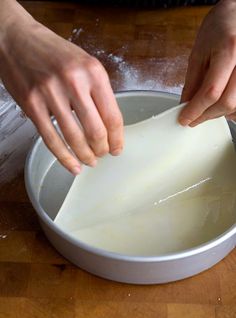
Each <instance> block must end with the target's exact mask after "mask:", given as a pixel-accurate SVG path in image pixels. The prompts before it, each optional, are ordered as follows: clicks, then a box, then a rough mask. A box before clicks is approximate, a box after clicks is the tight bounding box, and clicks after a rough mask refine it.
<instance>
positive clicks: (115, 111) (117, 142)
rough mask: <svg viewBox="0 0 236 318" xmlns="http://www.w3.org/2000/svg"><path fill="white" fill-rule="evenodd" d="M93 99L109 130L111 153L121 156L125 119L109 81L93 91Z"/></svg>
mask: <svg viewBox="0 0 236 318" xmlns="http://www.w3.org/2000/svg"><path fill="white" fill-rule="evenodd" d="M92 98H93V100H94V102H95V104H96V106H97V109H98V111H99V114H100V116H101V118H102V120H103V123H104V125H105V127H106V129H107V133H108V142H109V149H110V153H111V154H112V155H114V156H116V155H119V154H120V153H121V151H122V149H123V145H124V132H123V118H122V115H121V111H120V109H119V106H118V104H117V101H116V99H115V96H114V94H113V91H112V88H111V85H110V82H109V80H107V81H103V82H102V83H101V86H99V87H97V88H96V90H95V89H93V91H92Z"/></svg>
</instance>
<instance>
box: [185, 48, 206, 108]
mask: <svg viewBox="0 0 236 318" xmlns="http://www.w3.org/2000/svg"><path fill="white" fill-rule="evenodd" d="M204 72H205V66H204V64H203V62H202V61H201V60H200V59H199V58H195V54H192V55H191V56H190V58H189V62H188V68H187V73H186V76H185V84H184V87H183V91H182V95H181V103H184V102H187V101H189V100H191V99H192V98H193V96H194V95H195V93H196V92H197V90H198V89H199V87H200V86H201V83H202V80H203V78H204Z"/></svg>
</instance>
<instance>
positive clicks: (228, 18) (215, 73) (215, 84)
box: [179, 0, 236, 127]
mask: <svg viewBox="0 0 236 318" xmlns="http://www.w3.org/2000/svg"><path fill="white" fill-rule="evenodd" d="M235 66H236V1H235V0H223V1H221V2H219V3H218V4H217V5H216V6H215V7H214V8H213V9H212V10H211V11H210V13H209V14H208V15H207V16H206V18H205V19H204V21H203V23H202V26H201V27H200V31H199V33H198V35H197V38H196V41H195V45H194V47H193V50H192V53H191V55H190V59H189V64H188V70H187V75H186V80H185V86H184V89H183V92H182V97H181V101H182V102H187V101H189V102H188V104H187V106H186V107H185V108H184V109H183V111H182V112H181V114H180V117H179V122H180V123H181V124H182V125H183V126H187V125H189V126H190V127H194V126H196V125H198V124H200V123H202V122H204V121H206V120H209V119H213V118H217V117H220V116H227V117H228V118H230V119H231V118H234V116H235V117H236V68H235Z"/></svg>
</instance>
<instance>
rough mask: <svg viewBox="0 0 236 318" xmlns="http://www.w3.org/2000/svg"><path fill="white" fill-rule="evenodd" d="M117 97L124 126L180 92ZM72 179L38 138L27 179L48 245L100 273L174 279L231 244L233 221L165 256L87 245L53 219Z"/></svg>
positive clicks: (134, 279) (122, 278) (235, 231)
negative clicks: (213, 234) (221, 230)
mask: <svg viewBox="0 0 236 318" xmlns="http://www.w3.org/2000/svg"><path fill="white" fill-rule="evenodd" d="M116 98H117V100H118V103H119V105H120V108H121V111H122V114H123V116H124V121H125V124H127V125H128V124H132V123H136V122H139V121H142V120H144V119H147V118H149V117H151V116H153V115H157V114H158V113H160V112H163V111H165V110H167V109H169V108H171V107H173V106H176V105H177V104H178V103H179V96H178V95H174V94H169V93H162V92H152V91H128V92H120V93H117V94H116ZM55 124H56V123H55ZM230 126H231V127H230V128H231V133H232V137H233V139H234V136H236V130H235V126H234V123H233V122H231V123H230ZM72 182H73V176H72V175H71V174H70V173H69V172H67V171H66V169H64V168H63V167H62V166H61V165H60V164H59V163H58V161H57V160H56V159H55V157H54V156H53V155H52V154H51V152H50V151H49V150H48V149H47V148H46V146H45V145H44V143H43V141H42V139H41V138H40V137H39V138H38V139H37V140H36V142H35V144H34V145H33V147H32V149H31V151H30V153H29V155H28V158H27V161H26V166H25V184H26V189H27V192H28V195H29V198H30V200H31V202H32V204H33V206H34V208H35V210H36V212H37V215H38V217H39V221H40V223H41V226H42V228H43V230H44V232H45V234H46V236H47V237H48V239H49V240H50V242H51V243H52V245H53V246H54V247H55V248H56V249H57V250H58V251H59V252H60V253H61V254H62V255H63V256H64V257H66V258H67V259H68V260H70V261H71V262H72V263H74V264H76V265H78V266H79V267H80V268H82V269H84V270H86V271H88V272H90V273H93V274H95V275H98V276H100V277H104V278H107V279H111V280H114V281H119V282H125V283H134V284H155V283H166V282H171V281H176V280H180V279H183V278H186V277H190V276H193V275H195V274H197V273H200V272H202V271H204V270H206V269H208V268H210V267H211V266H213V265H214V264H216V263H217V262H219V261H220V260H221V259H223V258H224V257H225V256H226V255H227V254H228V253H229V252H230V251H231V250H232V249H233V248H234V247H235V242H236V225H235V224H232V225H231V227H230V228H228V229H227V231H225V232H224V233H221V234H220V235H219V236H217V237H215V238H214V239H213V240H211V241H208V242H205V243H204V244H202V245H199V246H196V247H194V248H190V249H188V250H184V251H179V252H175V253H171V254H165V255H155V256H131V255H122V254H117V253H113V252H109V251H106V250H102V249H99V248H96V247H94V246H90V245H88V244H86V243H84V242H82V241H80V240H79V239H75V238H73V237H72V236H70V234H68V233H66V232H64V231H62V230H61V229H60V228H59V227H58V226H57V225H56V224H55V223H54V222H53V220H54V218H55V216H56V214H57V212H58V210H59V209H60V206H61V204H62V202H63V200H64V199H65V197H66V194H67V193H68V191H69V188H70V186H71V184H72ZM68 213H69V211H68ZM235 215H236V211H235ZM235 219H236V217H235ZM212 226H214V224H213V225H212Z"/></svg>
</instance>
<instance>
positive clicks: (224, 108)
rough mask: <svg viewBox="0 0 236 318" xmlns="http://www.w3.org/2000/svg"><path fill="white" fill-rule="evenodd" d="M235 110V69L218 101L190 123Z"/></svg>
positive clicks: (198, 122) (192, 125)
mask: <svg viewBox="0 0 236 318" xmlns="http://www.w3.org/2000/svg"><path fill="white" fill-rule="evenodd" d="M235 110H236V70H235V69H234V71H233V72H232V74H231V77H230V79H229V82H228V84H227V86H226V88H225V90H224V92H223V94H222V96H221V98H220V99H219V101H218V102H216V103H215V104H214V105H213V106H211V107H210V108H208V109H207V110H206V111H205V112H204V113H203V114H202V115H201V116H200V117H199V118H197V120H195V121H194V122H192V123H191V125H190V126H191V127H194V126H196V125H198V124H200V123H202V122H203V121H206V120H209V119H213V118H218V117H221V116H225V115H230V114H232V113H234V112H235Z"/></svg>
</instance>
